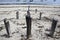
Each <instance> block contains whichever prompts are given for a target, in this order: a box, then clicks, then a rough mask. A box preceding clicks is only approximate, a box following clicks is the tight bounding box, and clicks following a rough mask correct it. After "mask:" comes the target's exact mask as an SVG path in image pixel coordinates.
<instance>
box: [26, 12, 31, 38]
mask: <svg viewBox="0 0 60 40" xmlns="http://www.w3.org/2000/svg"><path fill="white" fill-rule="evenodd" d="M28 14H29V12H28ZM28 14H27V15H26V24H27V39H29V37H30V36H31V17H30V15H28Z"/></svg>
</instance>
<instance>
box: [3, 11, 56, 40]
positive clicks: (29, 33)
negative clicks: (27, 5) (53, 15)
mask: <svg viewBox="0 0 60 40" xmlns="http://www.w3.org/2000/svg"><path fill="white" fill-rule="evenodd" d="M41 14H42V13H40V20H41ZM16 18H17V19H19V12H16ZM4 24H5V28H6V31H7V36H8V37H10V32H9V28H10V25H9V21H7V19H6V18H5V19H4ZM56 24H57V21H56V20H54V19H53V20H52V25H51V30H50V34H47V35H48V36H50V37H52V36H53V34H54V31H55V28H56ZM26 25H27V39H29V37H30V36H31V25H32V18H31V16H30V12H29V11H27V15H26Z"/></svg>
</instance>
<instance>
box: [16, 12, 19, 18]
mask: <svg viewBox="0 0 60 40" xmlns="http://www.w3.org/2000/svg"><path fill="white" fill-rule="evenodd" d="M16 19H19V12H18V11H17V12H16Z"/></svg>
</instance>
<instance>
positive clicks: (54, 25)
mask: <svg viewBox="0 0 60 40" xmlns="http://www.w3.org/2000/svg"><path fill="white" fill-rule="evenodd" d="M56 25H57V20H54V19H53V20H52V25H51V29H50V33H49V34H47V36H50V37H53V34H54V32H55V28H56Z"/></svg>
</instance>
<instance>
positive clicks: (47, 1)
mask: <svg viewBox="0 0 60 40" xmlns="http://www.w3.org/2000/svg"><path fill="white" fill-rule="evenodd" d="M16 2H17V3H20V2H26V3H28V2H29V0H26V1H25V0H0V3H16ZM31 3H42V4H43V3H44V4H51V5H52V4H59V5H60V0H56V1H55V2H54V0H43V2H41V0H33V2H31Z"/></svg>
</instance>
